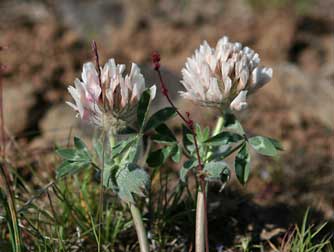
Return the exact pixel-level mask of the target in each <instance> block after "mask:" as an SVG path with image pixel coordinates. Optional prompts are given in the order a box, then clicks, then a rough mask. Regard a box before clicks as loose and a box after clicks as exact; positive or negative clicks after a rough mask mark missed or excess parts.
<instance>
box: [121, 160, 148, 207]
mask: <svg viewBox="0 0 334 252" xmlns="http://www.w3.org/2000/svg"><path fill="white" fill-rule="evenodd" d="M148 182H149V177H148V175H147V173H146V172H145V171H144V170H143V169H141V168H140V167H139V166H138V165H137V164H134V163H127V164H125V165H124V167H120V168H119V169H118V171H117V174H116V184H117V189H118V195H119V197H120V198H121V199H122V200H124V201H126V202H132V203H134V200H133V196H132V194H133V193H135V194H138V195H140V196H143V195H144V193H143V190H145V188H146V187H147V185H148Z"/></svg>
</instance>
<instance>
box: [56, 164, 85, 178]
mask: <svg viewBox="0 0 334 252" xmlns="http://www.w3.org/2000/svg"><path fill="white" fill-rule="evenodd" d="M89 167H90V163H87V162H70V161H64V162H63V163H62V164H61V165H60V166H59V167H58V168H57V170H56V178H57V179H59V178H62V177H65V176H69V175H73V174H75V173H78V172H79V171H81V170H84V169H87V168H89Z"/></svg>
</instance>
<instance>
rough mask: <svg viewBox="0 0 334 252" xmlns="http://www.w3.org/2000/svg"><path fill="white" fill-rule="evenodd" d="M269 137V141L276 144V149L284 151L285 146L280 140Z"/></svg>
mask: <svg viewBox="0 0 334 252" xmlns="http://www.w3.org/2000/svg"><path fill="white" fill-rule="evenodd" d="M267 138H268V139H269V141H270V142H271V143H272V144H273V145H274V146H275V148H276V150H280V151H283V150H284V148H283V146H282V144H281V143H280V141H278V140H276V139H274V138H271V137H267Z"/></svg>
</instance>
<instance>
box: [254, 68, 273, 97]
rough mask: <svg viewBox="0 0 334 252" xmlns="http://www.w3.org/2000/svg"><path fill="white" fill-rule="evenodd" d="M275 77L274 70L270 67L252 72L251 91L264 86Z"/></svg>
mask: <svg viewBox="0 0 334 252" xmlns="http://www.w3.org/2000/svg"><path fill="white" fill-rule="evenodd" d="M272 77H273V69H272V68H269V67H257V68H255V69H254V70H253V72H252V82H251V88H250V90H251V91H254V90H255V89H258V88H260V87H262V86H264V85H265V84H266V83H267V82H269V81H270V80H271V79H272Z"/></svg>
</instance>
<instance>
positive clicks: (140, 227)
mask: <svg viewBox="0 0 334 252" xmlns="http://www.w3.org/2000/svg"><path fill="white" fill-rule="evenodd" d="M130 211H131V215H132V219H133V223H134V225H135V228H136V232H137V237H138V242H139V247H140V252H149V251H150V250H149V245H148V240H147V235H146V231H145V227H144V223H143V220H142V218H141V214H140V211H139V209H138V207H136V206H135V205H134V204H132V203H130Z"/></svg>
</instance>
